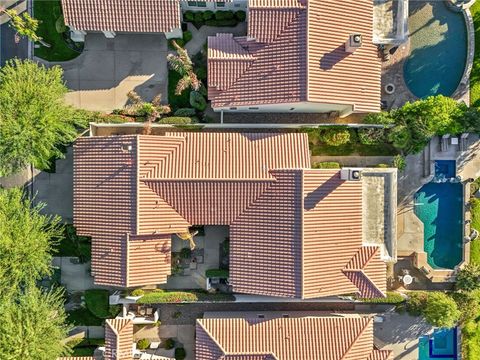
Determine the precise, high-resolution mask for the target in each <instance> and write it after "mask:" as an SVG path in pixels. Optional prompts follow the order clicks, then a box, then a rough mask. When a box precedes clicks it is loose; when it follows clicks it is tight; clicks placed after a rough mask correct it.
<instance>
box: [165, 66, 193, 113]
mask: <svg viewBox="0 0 480 360" xmlns="http://www.w3.org/2000/svg"><path fill="white" fill-rule="evenodd" d="M181 78H182V76H181V75H180V74H179V73H177V72H176V71H174V70H172V69H169V70H168V103H169V104H170V106H171V108H172V110H173V111H175V110H177V109H180V108H190V107H191V106H190V89H187V90H184V91H183V92H182V94H181V95H175V88H176V87H177V84H178V81H179V80H180V79H181Z"/></svg>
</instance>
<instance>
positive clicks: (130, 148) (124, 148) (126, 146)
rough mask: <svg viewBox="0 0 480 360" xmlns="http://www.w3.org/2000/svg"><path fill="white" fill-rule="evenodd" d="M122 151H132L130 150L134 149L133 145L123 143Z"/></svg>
mask: <svg viewBox="0 0 480 360" xmlns="http://www.w3.org/2000/svg"><path fill="white" fill-rule="evenodd" d="M122 151H123V152H130V151H132V145H129V144H122Z"/></svg>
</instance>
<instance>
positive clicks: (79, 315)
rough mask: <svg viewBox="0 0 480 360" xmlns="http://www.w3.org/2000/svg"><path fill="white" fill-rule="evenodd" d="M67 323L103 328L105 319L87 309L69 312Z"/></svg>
mask: <svg viewBox="0 0 480 360" xmlns="http://www.w3.org/2000/svg"><path fill="white" fill-rule="evenodd" d="M67 321H68V322H69V323H71V324H73V325H75V326H77V325H84V326H101V325H102V324H103V319H100V318H98V317H96V316H95V315H93V314H92V313H91V312H90V311H89V310H88V309H86V308H79V309H75V310H71V311H68V312H67Z"/></svg>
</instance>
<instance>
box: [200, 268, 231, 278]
mask: <svg viewBox="0 0 480 360" xmlns="http://www.w3.org/2000/svg"><path fill="white" fill-rule="evenodd" d="M205 276H206V277H207V278H221V279H227V278H228V277H229V272H228V270H224V269H208V270H207V271H205Z"/></svg>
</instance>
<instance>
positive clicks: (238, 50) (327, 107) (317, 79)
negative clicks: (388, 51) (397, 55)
mask: <svg viewBox="0 0 480 360" xmlns="http://www.w3.org/2000/svg"><path fill="white" fill-rule="evenodd" d="M373 12H374V11H373V2H372V1H358V0H343V1H331V0H275V1H274V0H250V1H249V3H248V33H247V36H243V37H234V36H233V35H232V34H217V35H216V36H212V37H209V38H208V98H209V99H210V100H211V102H212V107H213V109H214V110H215V111H219V112H222V113H223V112H269V113H271V112H282V113H288V112H303V113H336V114H338V115H339V116H341V117H344V116H347V115H349V114H351V113H368V112H378V111H380V100H381V99H380V95H381V61H380V59H379V57H378V50H377V46H376V45H375V44H374V43H373ZM267 24H268V26H267Z"/></svg>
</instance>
